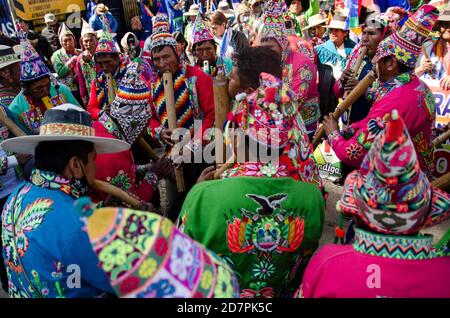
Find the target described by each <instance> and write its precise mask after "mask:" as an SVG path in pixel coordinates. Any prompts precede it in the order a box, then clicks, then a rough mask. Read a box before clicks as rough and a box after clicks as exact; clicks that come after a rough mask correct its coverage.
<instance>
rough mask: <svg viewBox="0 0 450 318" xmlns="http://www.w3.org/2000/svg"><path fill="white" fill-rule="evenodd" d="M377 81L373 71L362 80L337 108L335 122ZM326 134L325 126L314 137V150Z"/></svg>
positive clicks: (334, 116) (334, 114) (334, 115)
mask: <svg viewBox="0 0 450 318" xmlns="http://www.w3.org/2000/svg"><path fill="white" fill-rule="evenodd" d="M374 80H375V73H374V72H373V71H370V72H369V73H367V75H366V76H365V77H364V78H363V79H362V80H361V82H359V83H358V85H356V86H355V88H354V89H353V90H352V91H351V92H350V94H348V96H347V98H346V99H345V100H343V101H342V102H341V103H340V104H339V105H338V106H337V107H336V110H335V111H334V113H333V118H334V119H335V120H338V119H339V117H341V116H342V114H343V113H344V112H345V111H346V110H347V109H348V108H349V107H350V106H351V105H352V104H353V103H354V102H355V101H356V100H357V99H358V98H359V97H360V96H362V95H363V94H364V93H365V92H366V90H367V88H368V87H369V86H370V85H372V83H373V81H374ZM324 133H325V129H324V128H323V125H321V126H320V128H319V131H318V132H317V134H316V136H315V137H314V140H313V142H312V145H313V147H314V148H316V147H317V145H318V144H319V143H320V140H321V139H322V136H323V135H324Z"/></svg>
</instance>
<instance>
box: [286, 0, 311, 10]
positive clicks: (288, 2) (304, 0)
mask: <svg viewBox="0 0 450 318" xmlns="http://www.w3.org/2000/svg"><path fill="white" fill-rule="evenodd" d="M285 2H286V6H287V8H288V9H289V7H290V6H291V4H292V2H294V0H286V1H285ZM300 3H301V4H302V8H303V10H302V12H306V11H308V9H309V0H300Z"/></svg>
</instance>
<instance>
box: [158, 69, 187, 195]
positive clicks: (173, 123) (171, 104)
mask: <svg viewBox="0 0 450 318" xmlns="http://www.w3.org/2000/svg"><path fill="white" fill-rule="evenodd" d="M163 84H164V98H165V100H166V111H167V119H168V122H169V129H170V130H172V131H173V130H175V129H177V128H178V124H177V113H176V110H175V97H174V91H173V79H172V73H170V72H166V73H164V74H163ZM175 178H176V180H177V189H178V192H184V191H186V187H185V184H184V175H183V168H182V167H177V168H175Z"/></svg>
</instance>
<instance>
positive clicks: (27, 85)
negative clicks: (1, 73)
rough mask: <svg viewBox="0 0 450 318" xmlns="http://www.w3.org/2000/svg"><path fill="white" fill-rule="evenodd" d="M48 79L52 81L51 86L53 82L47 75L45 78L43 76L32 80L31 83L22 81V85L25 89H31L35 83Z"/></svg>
mask: <svg viewBox="0 0 450 318" xmlns="http://www.w3.org/2000/svg"><path fill="white" fill-rule="evenodd" d="M46 77H48V78H49V79H50V84H51V82H52V80H51V78H50V75H45V76H42V77H39V78H36V79H33V80H30V81H21V83H22V85H24V86H25V87H30V86H31V85H33V84H34V83H36V82H39V81H41V80H43V79H44V78H46Z"/></svg>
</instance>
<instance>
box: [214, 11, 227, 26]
mask: <svg viewBox="0 0 450 318" xmlns="http://www.w3.org/2000/svg"><path fill="white" fill-rule="evenodd" d="M227 22H228V19H227V17H226V16H225V14H223V13H222V12H220V11H217V12H215V13H213V14H212V15H211V23H214V24H219V25H220V24H225V25H226V24H227Z"/></svg>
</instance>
